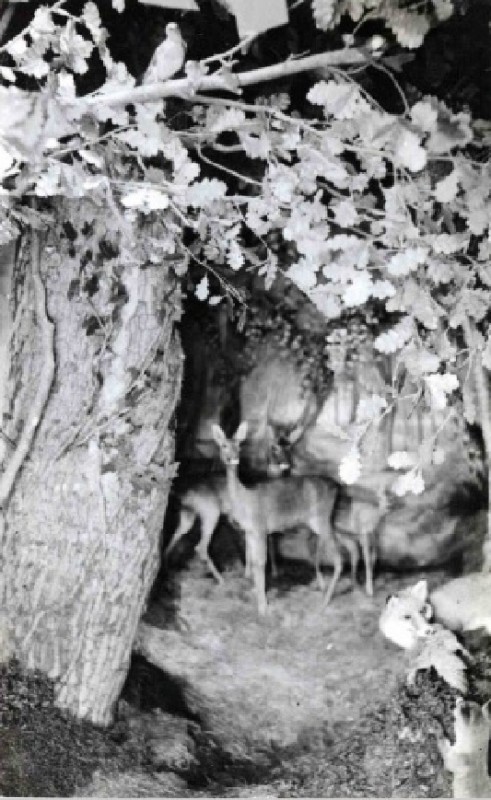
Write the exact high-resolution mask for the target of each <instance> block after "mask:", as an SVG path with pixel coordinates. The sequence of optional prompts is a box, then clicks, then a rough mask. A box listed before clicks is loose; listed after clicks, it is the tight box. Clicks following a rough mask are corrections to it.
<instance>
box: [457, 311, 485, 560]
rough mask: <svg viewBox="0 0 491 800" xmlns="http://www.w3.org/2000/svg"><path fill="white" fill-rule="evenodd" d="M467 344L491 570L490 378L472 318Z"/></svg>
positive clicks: (483, 547)
mask: <svg viewBox="0 0 491 800" xmlns="http://www.w3.org/2000/svg"><path fill="white" fill-rule="evenodd" d="M463 329H464V335H465V339H466V343H467V346H468V347H469V349H470V351H471V354H472V356H473V358H474V363H473V377H474V384H475V388H476V397H477V411H478V417H479V424H480V428H481V433H482V438H483V443H484V456H485V461H486V468H487V469H486V475H487V481H488V514H487V518H488V525H487V531H486V536H485V538H484V542H483V545H482V570H483V572H491V408H490V402H489V378H488V373H487V371H486V370H485V368H484V365H483V363H482V354H481V352H480V351H479V349H478V346H477V343H478V341H479V338H478V335H477V331H476V330H475V327H474V324H473V323H472V322H471V320H466V322H465V323H464V326H463Z"/></svg>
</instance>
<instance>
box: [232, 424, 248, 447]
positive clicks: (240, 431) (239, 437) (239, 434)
mask: <svg viewBox="0 0 491 800" xmlns="http://www.w3.org/2000/svg"><path fill="white" fill-rule="evenodd" d="M248 427H249V425H248V424H247V421H246V420H244V421H243V422H241V423H240V425H239V427H238V428H237V430H236V431H235V433H234V439H235V441H236V442H243V441H244V439H245V438H246V437H247V430H248Z"/></svg>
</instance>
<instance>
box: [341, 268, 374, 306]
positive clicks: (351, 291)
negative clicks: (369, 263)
mask: <svg viewBox="0 0 491 800" xmlns="http://www.w3.org/2000/svg"><path fill="white" fill-rule="evenodd" d="M372 288H373V283H372V278H371V275H370V273H369V272H367V271H364V272H357V274H356V277H355V278H354V280H353V281H352V283H349V284H348V286H347V287H346V289H345V290H344V292H343V302H344V304H345V305H347V306H361V305H363V304H364V303H366V301H367V300H368V298H369V297H371V295H372Z"/></svg>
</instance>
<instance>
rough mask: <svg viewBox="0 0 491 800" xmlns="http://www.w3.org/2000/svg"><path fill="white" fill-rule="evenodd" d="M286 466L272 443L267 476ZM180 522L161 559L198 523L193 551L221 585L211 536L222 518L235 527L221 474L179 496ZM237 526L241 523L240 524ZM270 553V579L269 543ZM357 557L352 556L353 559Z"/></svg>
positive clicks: (272, 559)
mask: <svg viewBox="0 0 491 800" xmlns="http://www.w3.org/2000/svg"><path fill="white" fill-rule="evenodd" d="M288 468H289V464H288V463H287V462H286V460H285V454H284V451H283V448H282V447H281V445H280V444H279V443H278V442H276V441H273V442H272V443H271V445H270V448H269V459H268V465H267V469H266V472H267V475H268V477H272V478H277V477H279V476H281V475H282V474H283V473H284V472H285V471H286V470H287V469H288ZM179 503H180V509H179V521H178V524H177V528H176V529H175V531H174V533H173V535H172V537H171V539H170V540H169V543H168V544H167V546H166V548H165V550H164V553H163V559H164V561H165V562H167V561H168V559H169V556H170V554H171V552H172V551H173V550H174V548H175V546H176V545H177V543H178V542H179V541H180V540H181V539H182V538H183V536H186V534H188V533H189V532H190V531H191V529H192V528H193V526H194V524H195V522H197V521H199V524H200V529H201V530H200V540H199V543H198V546H197V548H196V552H197V554H198V556H199V557H200V558H201V560H202V561H203V562H204V563H205V564H206V566H207V567H208V569H209V571H210V572H211V574H212V575H213V577H214V578H215V580H216V582H217V583H218V584H223V582H224V578H223V575H221V573H220V572H219V571H218V569H217V567H216V565H215V564H214V562H213V560H212V558H211V556H210V552H209V551H210V543H211V540H212V538H213V534H214V533H215V530H216V528H217V525H218V522H219V520H220V517H221V516H224V517H227V519H228V521H229V522H230V523H231V524H232V525H237V522H235V521H234V519H233V517H232V515H231V509H230V503H229V500H228V489H227V479H226V477H225V476H224V475H215V476H212V477H209V478H206V479H203V480H200V481H199V482H198V483H196V484H195V485H194V486H192V487H190V488H188V489H187V490H186V491H185V492H184V493H183V494H181V495H180V497H179ZM239 527H240V521H239ZM269 545H270V546H269V554H270V562H271V572H272V575H273V577H276V575H277V572H278V570H277V565H276V554H275V549H274V543H273V541H272V540H271V541H270V542H269ZM355 557H357V554H356V556H355V554H353V556H352V559H353V560H354V559H355ZM245 573H246V575H247V576H249V575H250V564H249V563H248V557H247V545H246V558H245Z"/></svg>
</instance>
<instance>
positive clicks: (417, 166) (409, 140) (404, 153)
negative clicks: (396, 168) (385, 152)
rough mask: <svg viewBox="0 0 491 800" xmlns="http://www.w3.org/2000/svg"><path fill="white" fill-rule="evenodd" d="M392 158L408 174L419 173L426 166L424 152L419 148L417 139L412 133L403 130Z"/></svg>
mask: <svg viewBox="0 0 491 800" xmlns="http://www.w3.org/2000/svg"><path fill="white" fill-rule="evenodd" d="M394 157H395V159H396V161H398V162H399V164H401V165H402V166H403V167H406V169H408V170H409V171H410V172H420V171H421V170H422V169H423V167H425V166H426V150H425V149H424V148H423V147H421V144H420V140H419V137H418V136H416V134H415V133H413V132H412V131H408V130H404V131H402V133H401V134H400V135H399V137H398V139H397V142H396V146H395V149H394Z"/></svg>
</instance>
